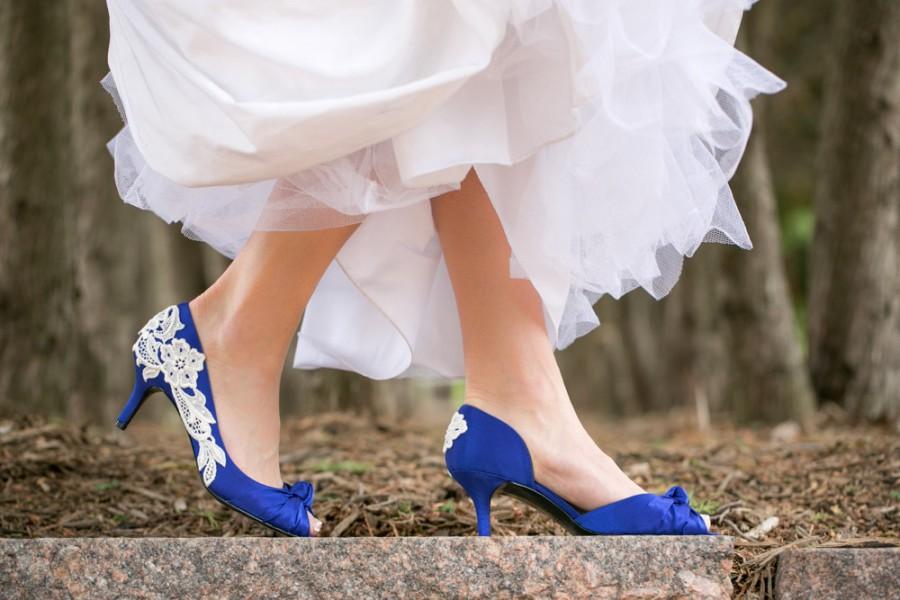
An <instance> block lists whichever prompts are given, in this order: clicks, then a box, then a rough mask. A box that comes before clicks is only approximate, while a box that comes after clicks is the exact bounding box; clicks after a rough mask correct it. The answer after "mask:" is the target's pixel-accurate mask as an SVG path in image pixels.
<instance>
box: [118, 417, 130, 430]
mask: <svg viewBox="0 0 900 600" xmlns="http://www.w3.org/2000/svg"><path fill="white" fill-rule="evenodd" d="M116 427H118V428H119V429H121V430H122V431H125V428H126V427H128V421H120V420H119V419H116Z"/></svg>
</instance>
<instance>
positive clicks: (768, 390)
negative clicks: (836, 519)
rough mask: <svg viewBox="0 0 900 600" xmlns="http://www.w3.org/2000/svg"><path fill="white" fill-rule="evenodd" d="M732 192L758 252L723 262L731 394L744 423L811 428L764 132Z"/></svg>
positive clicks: (759, 134)
mask: <svg viewBox="0 0 900 600" xmlns="http://www.w3.org/2000/svg"><path fill="white" fill-rule="evenodd" d="M734 189H735V194H736V196H737V197H738V198H739V199H740V201H741V203H740V207H741V214H742V215H743V217H744V220H745V222H746V224H747V227H748V229H749V231H750V234H751V236H752V239H753V241H754V248H753V250H752V251H750V252H739V251H737V250H734V251H732V252H729V253H727V255H726V258H725V269H724V273H725V276H726V277H727V278H728V279H729V280H730V284H731V285H729V286H727V290H728V291H727V295H726V299H725V301H724V314H725V316H726V320H727V322H728V324H729V329H730V334H731V342H730V344H729V345H730V347H731V354H732V357H733V358H732V360H733V362H734V367H733V370H732V377H731V379H732V386H731V391H730V393H729V397H730V399H731V403H732V406H733V409H734V413H735V415H736V417H737V418H738V419H739V420H741V421H745V422H746V421H751V420H761V421H766V422H770V423H771V422H778V421H783V420H788V419H793V420H796V421H798V422H800V423H802V424H803V425H804V426H807V427H808V426H810V425H811V421H812V415H813V411H814V409H815V398H814V396H813V392H812V386H811V384H810V379H809V374H808V372H807V370H806V360H805V357H804V356H803V351H802V348H801V347H800V339H799V332H798V331H797V326H796V320H795V315H794V308H793V304H792V301H791V294H790V289H789V286H788V282H787V276H786V273H785V267H784V260H783V257H782V254H781V234H780V231H779V225H778V217H777V214H776V202H775V193H774V190H773V189H772V177H771V173H770V169H769V163H768V159H767V156H766V140H765V133H764V129H763V128H762V127H759V128H757V130H756V132H755V133H754V137H753V140H752V141H751V142H750V146H749V148H748V149H747V153H746V155H745V157H744V162H743V163H742V165H741V170H740V172H739V173H738V176H737V177H736V179H735V185H734Z"/></svg>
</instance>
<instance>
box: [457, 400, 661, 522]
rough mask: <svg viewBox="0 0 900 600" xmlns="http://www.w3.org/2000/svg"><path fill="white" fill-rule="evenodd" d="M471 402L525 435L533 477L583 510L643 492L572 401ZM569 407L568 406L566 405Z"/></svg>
mask: <svg viewBox="0 0 900 600" xmlns="http://www.w3.org/2000/svg"><path fill="white" fill-rule="evenodd" d="M466 402H467V403H469V404H471V405H472V406H475V407H477V408H480V409H481V410H483V411H485V412H487V413H489V414H491V415H493V416H495V417H497V418H499V419H502V420H503V421H505V422H506V423H508V424H509V425H510V426H511V427H512V428H513V429H515V430H516V432H518V434H519V435H521V436H522V438H523V439H524V440H525V444H526V445H527V446H528V451H529V452H530V453H531V459H532V462H533V464H534V478H535V480H536V481H538V482H540V483H541V484H542V485H544V486H546V487H548V488H549V489H551V490H553V491H554V492H556V493H557V494H559V495H560V496H562V497H563V498H565V499H566V500H568V501H569V502H570V503H571V504H573V505H574V506H576V507H578V508H580V509H582V510H593V509H595V508H599V507H601V506H604V505H606V504H610V503H612V502H616V501H617V500H622V499H623V498H627V497H629V496H634V495H635V494H642V493H644V490H643V488H641V487H640V486H639V485H638V484H636V483H635V482H633V481H632V480H631V479H630V478H629V477H628V476H627V475H626V474H625V473H624V472H623V471H622V470H621V469H620V468H619V466H618V465H617V464H616V463H615V461H614V460H613V459H612V458H610V457H609V456H608V455H607V454H606V453H605V452H603V450H601V449H600V448H599V447H598V446H597V444H596V443H595V442H594V440H593V439H592V438H591V436H590V435H589V434H588V432H587V431H586V430H585V429H584V426H583V425H582V424H581V421H580V420H579V419H578V416H577V415H576V414H575V410H574V408H572V405H571V403H569V402H568V400H566V402H565V403H559V404H557V405H554V407H553V408H552V409H550V408H547V409H542V410H535V409H531V408H525V406H527V405H528V403H527V402H523V401H522V398H521V397H520V398H518V399H517V401H516V403H515V404H514V403H511V402H507V401H504V402H496V401H490V400H488V401H485V400H482V399H481V398H478V397H471V398H467V399H466ZM561 407H566V408H561Z"/></svg>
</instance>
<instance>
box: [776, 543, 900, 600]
mask: <svg viewBox="0 0 900 600" xmlns="http://www.w3.org/2000/svg"><path fill="white" fill-rule="evenodd" d="M775 597H776V598H783V599H785V600H796V599H803V598H815V599H816V600H828V599H830V598H835V599H838V598H839V599H841V600H845V599H849V598H865V599H868V598H873V599H874V598H878V599H891V598H900V548H813V549H809V550H786V551H785V552H784V553H783V554H782V555H781V556H780V557H778V575H777V576H776V578H775Z"/></svg>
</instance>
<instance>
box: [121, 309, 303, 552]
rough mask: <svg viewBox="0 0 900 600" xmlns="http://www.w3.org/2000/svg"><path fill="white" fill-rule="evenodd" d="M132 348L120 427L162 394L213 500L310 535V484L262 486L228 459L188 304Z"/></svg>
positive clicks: (163, 317) (152, 326) (160, 317)
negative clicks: (156, 393) (128, 388)
mask: <svg viewBox="0 0 900 600" xmlns="http://www.w3.org/2000/svg"><path fill="white" fill-rule="evenodd" d="M133 350H134V363H135V383H134V391H133V392H132V393H131V398H130V399H129V400H128V404H126V405H125V408H124V409H122V412H121V414H120V415H119V418H118V419H117V421H116V425H117V426H118V427H119V429H125V428H126V427H127V426H128V423H130V422H131V419H132V418H133V417H134V414H135V413H136V412H137V410H138V409H139V408H140V407H141V405H142V404H143V403H144V400H145V399H146V398H147V396H149V395H150V394H151V393H153V392H154V391H160V392H163V393H164V394H165V395H166V396H167V397H168V398H169V400H170V401H171V402H172V404H173V405H174V406H175V408H176V409H178V413H179V414H180V415H181V420H182V422H183V423H184V428H185V429H186V430H187V433H188V437H189V439H190V442H191V447H192V448H193V450H194V456H195V457H196V459H197V468H198V469H199V472H200V478H201V480H202V481H203V485H204V486H205V487H206V489H207V491H208V492H209V493H210V494H212V496H213V497H214V498H215V499H216V500H218V501H219V502H221V503H222V504H224V505H225V506H228V507H229V508H231V509H233V510H236V511H237V512H239V513H241V514H243V515H246V516H247V517H250V518H251V519H253V520H254V521H257V522H258V523H261V524H263V525H265V526H266V527H269V528H270V529H274V530H275V531H278V532H280V533H284V534H286V535H293V536H308V535H309V517H308V515H307V511H309V512H312V503H313V496H314V493H313V486H312V484H310V483H309V482H307V481H300V482H298V483H295V484H294V485H288V484H284V486H282V487H281V488H277V487H272V486H268V485H263V484H261V483H259V482H257V481H254V480H253V479H251V478H250V477H248V476H247V475H245V474H244V472H243V471H241V470H240V469H239V468H238V467H237V465H235V464H234V461H232V460H230V459H229V457H228V452H227V451H226V450H225V445H224V444H223V443H222V437H221V435H220V434H219V427H218V425H217V423H216V407H215V404H214V403H213V398H212V391H211V387H210V383H209V374H208V372H207V371H206V369H204V363H205V361H206V357H205V356H204V355H203V347H202V346H201V345H200V338H199V336H198V335H197V329H196V327H195V326H194V320H193V318H192V317H191V311H190V309H189V308H188V305H187V304H185V303H183V304H179V305H177V306H170V307H168V308H166V309H165V310H163V311H162V312H160V313H159V314H157V315H156V316H155V317H153V318H152V319H150V321H149V322H148V323H147V324H146V325H145V326H144V328H143V329H141V331H140V335H139V336H138V339H137V341H136V342H135V343H134V346H133Z"/></svg>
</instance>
